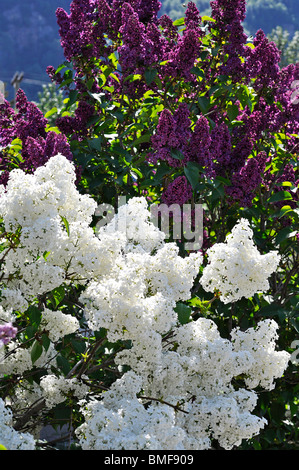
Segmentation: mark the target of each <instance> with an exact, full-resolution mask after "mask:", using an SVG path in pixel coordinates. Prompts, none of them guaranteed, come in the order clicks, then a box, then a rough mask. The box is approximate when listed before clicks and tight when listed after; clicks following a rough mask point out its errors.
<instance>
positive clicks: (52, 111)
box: [45, 106, 57, 119]
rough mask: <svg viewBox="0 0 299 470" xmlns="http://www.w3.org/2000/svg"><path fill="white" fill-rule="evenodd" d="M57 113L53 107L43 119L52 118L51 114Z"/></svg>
mask: <svg viewBox="0 0 299 470" xmlns="http://www.w3.org/2000/svg"><path fill="white" fill-rule="evenodd" d="M55 113H57V108H56V106H54V108H52V109H50V110H49V111H47V112H46V114H45V118H46V119H47V118H48V117H50V116H52V115H53V114H55Z"/></svg>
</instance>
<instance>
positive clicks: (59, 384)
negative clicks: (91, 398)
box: [40, 374, 89, 408]
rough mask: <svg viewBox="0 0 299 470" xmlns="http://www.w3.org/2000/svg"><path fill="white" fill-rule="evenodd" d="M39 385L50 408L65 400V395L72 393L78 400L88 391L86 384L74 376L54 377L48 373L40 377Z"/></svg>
mask: <svg viewBox="0 0 299 470" xmlns="http://www.w3.org/2000/svg"><path fill="white" fill-rule="evenodd" d="M40 386H41V389H42V392H43V397H44V399H45V400H46V405H47V407H49V408H52V407H53V406H55V405H58V404H59V403H62V402H64V401H65V400H66V398H67V396H70V395H74V396H75V397H77V398H78V399H79V400H80V399H82V398H84V397H85V396H86V395H87V393H88V390H89V388H88V386H87V385H84V384H83V383H82V382H80V381H79V380H77V379H76V378H72V379H65V378H64V377H56V375H53V374H49V375H45V376H43V377H42V379H41V382H40Z"/></svg>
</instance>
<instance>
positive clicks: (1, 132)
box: [0, 89, 73, 185]
mask: <svg viewBox="0 0 299 470" xmlns="http://www.w3.org/2000/svg"><path fill="white" fill-rule="evenodd" d="M47 123H48V121H47V119H45V118H44V117H43V114H42V112H41V111H40V110H39V109H38V107H37V106H36V105H35V104H34V103H31V102H29V101H28V100H27V97H26V95H25V93H24V91H23V90H22V89H19V90H18V92H17V95H16V110H14V109H12V108H11V107H10V105H9V103H8V102H7V101H6V100H5V101H4V103H3V104H1V105H0V145H1V146H2V147H3V149H2V152H1V160H0V169H1V171H2V173H1V177H0V182H1V184H4V185H5V184H6V183H7V181H8V177H9V170H10V169H11V168H12V167H14V166H15V165H13V166H11V165H12V161H11V157H10V155H9V154H8V153H6V152H5V147H7V146H8V145H9V144H10V143H11V142H12V141H13V140H14V139H20V140H21V141H22V149H21V157H22V160H21V161H20V163H19V164H18V166H19V168H21V169H22V170H24V171H28V172H32V171H34V170H35V169H36V168H38V167H39V166H42V165H44V164H45V163H46V161H47V160H48V159H49V158H50V157H52V156H54V155H57V153H61V154H62V155H64V156H65V157H66V158H68V159H69V160H72V159H73V156H72V153H71V150H70V146H69V143H68V142H67V139H66V136H65V135H63V134H56V132H53V131H48V132H47V131H46V126H47Z"/></svg>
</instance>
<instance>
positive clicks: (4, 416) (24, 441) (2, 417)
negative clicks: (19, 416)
mask: <svg viewBox="0 0 299 470" xmlns="http://www.w3.org/2000/svg"><path fill="white" fill-rule="evenodd" d="M12 424H13V415H12V412H11V410H10V409H9V408H8V407H6V406H5V403H4V401H3V400H2V399H1V398H0V444H1V445H2V446H4V447H5V448H6V449H7V450H34V449H35V440H34V438H33V437H32V436H31V434H29V433H21V432H17V431H15V430H14V429H13V427H12Z"/></svg>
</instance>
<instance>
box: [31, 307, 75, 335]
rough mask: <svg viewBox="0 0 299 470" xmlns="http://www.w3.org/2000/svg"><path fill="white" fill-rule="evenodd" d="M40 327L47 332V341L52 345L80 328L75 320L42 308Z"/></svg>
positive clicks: (59, 312) (58, 312)
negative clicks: (51, 342)
mask: <svg viewBox="0 0 299 470" xmlns="http://www.w3.org/2000/svg"><path fill="white" fill-rule="evenodd" d="M40 326H41V327H43V328H44V329H45V330H46V331H47V332H48V336H49V339H50V340H51V341H53V343H55V342H56V341H58V340H59V339H60V338H63V337H64V336H66V335H70V334H72V333H75V332H76V331H77V330H79V328H80V324H79V321H78V320H77V318H75V317H72V316H71V315H66V314H65V313H62V312H61V311H59V310H58V311H53V310H50V309H48V308H44V310H43V312H42V318H41V322H40Z"/></svg>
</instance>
